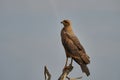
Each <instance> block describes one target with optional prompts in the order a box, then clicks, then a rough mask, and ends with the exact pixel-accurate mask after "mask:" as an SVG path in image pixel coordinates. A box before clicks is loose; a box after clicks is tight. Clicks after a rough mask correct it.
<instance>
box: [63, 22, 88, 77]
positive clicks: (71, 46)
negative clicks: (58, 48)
mask: <svg viewBox="0 0 120 80" xmlns="http://www.w3.org/2000/svg"><path fill="white" fill-rule="evenodd" d="M61 23H62V24H63V25H64V27H63V29H62V30H61V41H62V44H63V46H64V49H65V53H66V64H65V67H66V66H67V62H68V58H71V65H72V61H73V60H74V61H75V62H76V63H78V64H79V65H80V66H81V69H82V72H84V73H86V75H87V76H89V75H90V72H89V69H88V67H87V64H89V63H90V60H89V56H88V55H87V54H86V52H85V49H84V48H83V46H82V45H81V44H80V42H79V40H78V38H77V37H76V35H75V34H74V32H73V30H72V25H71V22H70V20H63V21H62V22H61Z"/></svg>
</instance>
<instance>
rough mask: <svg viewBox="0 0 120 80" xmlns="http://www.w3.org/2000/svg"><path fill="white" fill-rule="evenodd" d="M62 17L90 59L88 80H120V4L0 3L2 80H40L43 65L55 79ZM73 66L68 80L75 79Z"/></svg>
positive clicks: (61, 58)
mask: <svg viewBox="0 0 120 80" xmlns="http://www.w3.org/2000/svg"><path fill="white" fill-rule="evenodd" d="M63 19H70V20H71V21H72V25H73V30H74V32H75V34H76V35H77V36H78V38H79V40H80V42H81V44H82V45H83V46H84V48H85V50H86V52H87V54H88V55H89V56H90V59H91V63H90V64H89V65H88V67H89V69H90V72H91V75H90V78H91V80H119V79H120V62H119V61H120V51H119V50H120V0H0V80H44V75H43V68H44V66H45V65H47V67H48V69H49V70H50V73H51V74H52V80H57V79H58V77H59V76H60V74H61V72H62V68H63V66H64V64H65V58H66V57H65V52H64V49H63V46H62V44H61V38H60V31H61V29H62V28H63V25H62V24H60V22H61V21H62V20H63ZM73 65H74V69H73V71H72V72H71V74H70V76H72V77H79V76H80V75H81V74H82V73H81V69H80V67H79V66H78V64H76V63H74V64H73ZM82 80H88V79H87V78H85V77H84V78H83V79H82Z"/></svg>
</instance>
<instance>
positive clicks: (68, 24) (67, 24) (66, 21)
mask: <svg viewBox="0 0 120 80" xmlns="http://www.w3.org/2000/svg"><path fill="white" fill-rule="evenodd" d="M61 23H62V24H63V25H64V27H67V26H70V25H71V21H70V20H63V21H62V22H61Z"/></svg>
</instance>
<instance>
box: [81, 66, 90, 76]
mask: <svg viewBox="0 0 120 80" xmlns="http://www.w3.org/2000/svg"><path fill="white" fill-rule="evenodd" d="M80 66H81V69H82V72H84V73H86V75H87V76H89V75H90V72H89V69H88V67H87V65H85V64H81V65H80Z"/></svg>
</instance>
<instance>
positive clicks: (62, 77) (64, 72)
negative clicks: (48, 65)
mask: <svg viewBox="0 0 120 80" xmlns="http://www.w3.org/2000/svg"><path fill="white" fill-rule="evenodd" d="M72 69H73V66H72V65H69V66H67V67H65V68H64V69H63V72H62V74H61V75H60V77H59V79H58V80H65V79H66V78H67V75H68V74H69V73H70V72H71V71H72Z"/></svg>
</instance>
